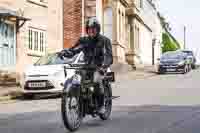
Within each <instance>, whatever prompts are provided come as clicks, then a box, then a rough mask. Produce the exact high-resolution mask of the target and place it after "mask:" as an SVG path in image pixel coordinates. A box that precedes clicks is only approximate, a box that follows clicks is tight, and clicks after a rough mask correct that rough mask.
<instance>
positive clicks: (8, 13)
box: [0, 7, 30, 21]
mask: <svg viewBox="0 0 200 133" xmlns="http://www.w3.org/2000/svg"><path fill="white" fill-rule="evenodd" d="M0 17H15V18H16V19H18V20H25V21H26V20H30V19H28V18H25V17H22V16H19V15H18V13H17V12H16V11H13V10H10V9H5V8H2V7H0Z"/></svg>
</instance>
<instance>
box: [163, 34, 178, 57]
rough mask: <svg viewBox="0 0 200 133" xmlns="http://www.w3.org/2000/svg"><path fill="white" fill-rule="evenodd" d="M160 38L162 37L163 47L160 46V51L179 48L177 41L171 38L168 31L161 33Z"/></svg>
mask: <svg viewBox="0 0 200 133" xmlns="http://www.w3.org/2000/svg"><path fill="white" fill-rule="evenodd" d="M162 39H163V42H162V43H163V47H162V52H163V53H165V52H168V51H176V50H178V49H180V45H179V43H178V42H177V41H176V40H175V39H173V38H172V37H171V36H170V35H169V33H163V35H162Z"/></svg>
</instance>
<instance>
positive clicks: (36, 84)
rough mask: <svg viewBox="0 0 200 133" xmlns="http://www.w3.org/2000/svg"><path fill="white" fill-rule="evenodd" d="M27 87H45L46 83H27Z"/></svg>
mask: <svg viewBox="0 0 200 133" xmlns="http://www.w3.org/2000/svg"><path fill="white" fill-rule="evenodd" d="M28 87H31V88H38V87H46V83H45V82H34V83H29V84H28Z"/></svg>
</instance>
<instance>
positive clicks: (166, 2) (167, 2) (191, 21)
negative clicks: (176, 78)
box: [159, 0, 200, 58]
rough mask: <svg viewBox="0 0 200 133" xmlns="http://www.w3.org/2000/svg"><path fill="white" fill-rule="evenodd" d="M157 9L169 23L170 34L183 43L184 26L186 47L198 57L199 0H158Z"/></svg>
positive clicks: (199, 34)
mask: <svg viewBox="0 0 200 133" xmlns="http://www.w3.org/2000/svg"><path fill="white" fill-rule="evenodd" d="M159 1H160V2H159V11H160V12H161V14H162V15H163V16H164V17H166V19H167V21H168V22H169V23H170V24H171V27H172V34H173V35H174V36H175V38H176V39H177V40H178V41H179V42H180V43H181V44H183V42H184V41H183V40H184V25H185V26H186V48H187V49H191V50H193V51H194V52H195V54H196V56H198V57H199V58H200V1H199V0H159Z"/></svg>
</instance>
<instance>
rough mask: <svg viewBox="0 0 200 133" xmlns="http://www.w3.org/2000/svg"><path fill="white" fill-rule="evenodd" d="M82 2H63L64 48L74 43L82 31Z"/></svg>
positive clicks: (78, 0)
mask: <svg viewBox="0 0 200 133" xmlns="http://www.w3.org/2000/svg"><path fill="white" fill-rule="evenodd" d="M81 11H82V0H64V48H68V47H71V46H72V45H74V44H75V43H76V41H77V40H78V38H79V37H80V35H81V31H82V28H81V27H82V25H81V24H82V15H81V14H82V13H81Z"/></svg>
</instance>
